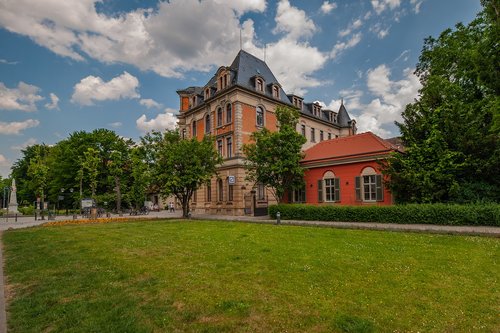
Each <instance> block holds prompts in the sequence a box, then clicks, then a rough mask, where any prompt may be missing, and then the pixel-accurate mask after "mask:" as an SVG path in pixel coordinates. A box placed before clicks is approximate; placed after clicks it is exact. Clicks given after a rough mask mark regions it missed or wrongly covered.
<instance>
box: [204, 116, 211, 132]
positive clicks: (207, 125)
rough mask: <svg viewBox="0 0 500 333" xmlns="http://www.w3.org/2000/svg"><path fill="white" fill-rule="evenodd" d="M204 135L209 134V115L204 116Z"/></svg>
mask: <svg viewBox="0 0 500 333" xmlns="http://www.w3.org/2000/svg"><path fill="white" fill-rule="evenodd" d="M205 133H210V115H209V114H207V115H206V116H205Z"/></svg>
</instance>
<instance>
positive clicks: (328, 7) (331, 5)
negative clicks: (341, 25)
mask: <svg viewBox="0 0 500 333" xmlns="http://www.w3.org/2000/svg"><path fill="white" fill-rule="evenodd" d="M335 8H337V4H336V3H335V2H329V1H325V2H323V4H322V5H321V12H322V13H323V14H328V13H330V12H331V11H332V10H334V9H335Z"/></svg>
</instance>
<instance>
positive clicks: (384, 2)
mask: <svg viewBox="0 0 500 333" xmlns="http://www.w3.org/2000/svg"><path fill="white" fill-rule="evenodd" d="M371 2H372V7H373V10H375V12H376V13H377V14H379V15H380V13H382V12H383V11H384V10H386V9H388V8H389V9H391V10H393V9H395V8H398V7H399V6H400V5H401V0H372V1H371Z"/></svg>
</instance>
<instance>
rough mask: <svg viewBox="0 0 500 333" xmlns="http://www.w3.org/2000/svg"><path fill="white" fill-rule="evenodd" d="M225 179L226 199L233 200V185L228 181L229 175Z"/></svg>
mask: <svg viewBox="0 0 500 333" xmlns="http://www.w3.org/2000/svg"><path fill="white" fill-rule="evenodd" d="M226 181H227V201H233V200H234V199H233V198H234V185H233V184H230V183H229V177H228V179H227V180H226Z"/></svg>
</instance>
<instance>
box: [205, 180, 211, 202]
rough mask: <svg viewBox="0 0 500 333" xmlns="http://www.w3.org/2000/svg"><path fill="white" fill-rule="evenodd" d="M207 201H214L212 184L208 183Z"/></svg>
mask: <svg viewBox="0 0 500 333" xmlns="http://www.w3.org/2000/svg"><path fill="white" fill-rule="evenodd" d="M206 201H207V202H210V201H212V185H211V184H210V183H207V200H206Z"/></svg>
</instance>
